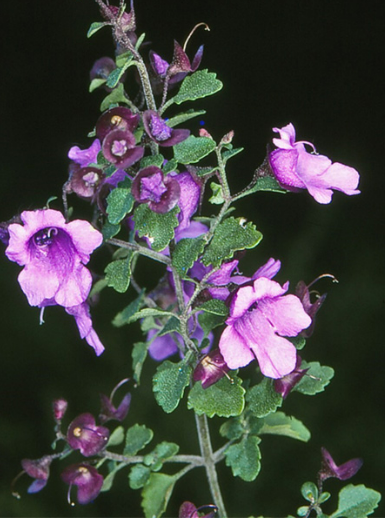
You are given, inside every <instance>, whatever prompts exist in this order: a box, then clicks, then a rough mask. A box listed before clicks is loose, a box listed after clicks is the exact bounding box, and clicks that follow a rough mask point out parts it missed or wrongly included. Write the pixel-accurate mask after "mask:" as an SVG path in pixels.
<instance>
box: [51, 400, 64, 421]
mask: <svg viewBox="0 0 385 518" xmlns="http://www.w3.org/2000/svg"><path fill="white" fill-rule="evenodd" d="M67 407H68V402H67V401H66V400H65V399H55V401H54V402H53V403H52V410H53V417H54V419H55V421H56V422H57V423H60V421H61V420H62V419H63V417H64V414H65V413H66V411H67Z"/></svg>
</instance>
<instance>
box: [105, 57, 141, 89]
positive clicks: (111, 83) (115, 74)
mask: <svg viewBox="0 0 385 518" xmlns="http://www.w3.org/2000/svg"><path fill="white" fill-rule="evenodd" d="M133 64H134V61H133V56H132V54H131V55H130V56H128V58H127V60H126V62H125V63H124V65H123V66H122V67H117V68H115V69H114V70H113V71H112V72H111V73H110V74H109V76H108V77H107V83H106V84H107V86H108V88H115V87H116V86H117V84H118V83H119V81H120V79H121V78H122V76H123V74H124V73H125V71H126V70H127V68H128V67H130V66H131V65H133Z"/></svg>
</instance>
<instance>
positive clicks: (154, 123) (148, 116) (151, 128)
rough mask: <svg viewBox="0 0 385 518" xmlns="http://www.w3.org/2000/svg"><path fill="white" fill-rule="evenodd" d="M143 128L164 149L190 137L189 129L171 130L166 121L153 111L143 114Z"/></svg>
mask: <svg viewBox="0 0 385 518" xmlns="http://www.w3.org/2000/svg"><path fill="white" fill-rule="evenodd" d="M143 126H144V129H145V131H146V133H147V135H148V136H149V137H150V139H151V140H153V141H154V142H156V143H157V144H159V146H163V147H171V146H175V144H179V142H182V141H183V140H186V138H187V137H188V136H189V135H190V130H188V129H173V128H170V127H169V126H168V125H167V123H166V121H165V120H164V119H162V118H161V117H159V115H158V114H157V113H156V112H155V111H152V110H147V111H145V112H144V113H143Z"/></svg>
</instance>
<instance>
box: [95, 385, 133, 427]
mask: <svg viewBox="0 0 385 518" xmlns="http://www.w3.org/2000/svg"><path fill="white" fill-rule="evenodd" d="M127 381H128V379H124V380H122V381H121V382H120V383H118V384H117V385H116V387H115V388H114V389H113V391H112V392H111V395H110V397H108V396H106V395H105V394H100V402H101V407H102V408H101V411H100V414H99V421H100V422H101V423H106V422H107V421H109V420H111V419H115V420H117V421H120V422H121V421H123V420H124V419H125V417H126V415H127V413H128V411H129V409H130V403H131V394H130V393H129V392H128V393H127V394H125V396H124V397H123V399H122V401H121V402H120V405H119V406H118V408H116V407H115V406H114V405H113V403H112V399H113V397H114V395H115V392H116V391H117V389H118V388H119V387H121V386H122V385H123V383H126V382H127Z"/></svg>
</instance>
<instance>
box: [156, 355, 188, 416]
mask: <svg viewBox="0 0 385 518" xmlns="http://www.w3.org/2000/svg"><path fill="white" fill-rule="evenodd" d="M191 370H192V369H191V367H190V365H188V364H187V362H186V361H184V360H182V361H181V362H179V363H172V362H170V361H168V360H166V361H165V362H163V363H161V364H160V365H159V367H158V368H157V370H156V373H155V376H154V378H153V390H154V393H155V399H156V401H157V402H158V404H159V406H161V407H162V408H163V410H164V411H165V412H166V413H167V414H170V413H171V412H173V411H174V410H175V409H176V408H177V406H178V405H179V401H180V400H181V399H182V397H183V393H184V389H185V388H186V387H187V385H188V384H189V382H190V376H191Z"/></svg>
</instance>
